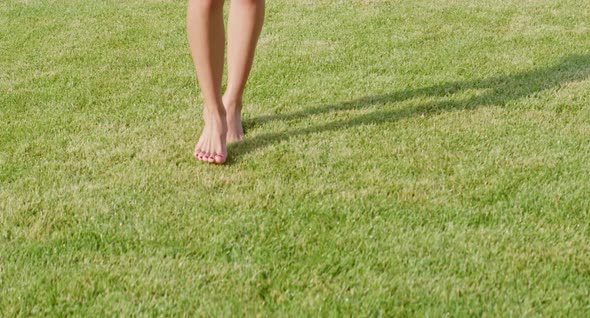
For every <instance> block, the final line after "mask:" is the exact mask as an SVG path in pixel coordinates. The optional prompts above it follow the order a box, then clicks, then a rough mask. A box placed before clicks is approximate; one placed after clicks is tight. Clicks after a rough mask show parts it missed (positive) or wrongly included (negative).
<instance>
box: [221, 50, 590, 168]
mask: <svg viewBox="0 0 590 318" xmlns="http://www.w3.org/2000/svg"><path fill="white" fill-rule="evenodd" d="M589 75H590V55H570V56H567V57H565V58H563V59H561V60H560V61H558V62H557V63H555V64H554V65H552V66H549V67H543V68H536V69H533V70H530V71H526V72H520V73H516V74H508V75H499V76H494V77H490V78H487V79H482V80H476V81H458V82H450V83H445V84H442V85H435V86H429V87H424V88H419V89H412V90H404V91H397V92H393V93H390V94H384V95H371V96H366V97H363V98H359V99H356V100H352V101H347V102H341V103H336V104H328V105H324V106H319V107H311V108H307V109H304V110H302V111H299V112H293V113H287V114H277V115H269V116H261V117H257V118H254V119H251V120H249V121H248V122H246V125H248V123H250V122H255V123H256V124H264V123H267V122H271V121H291V120H299V119H304V118H306V117H308V116H312V115H320V114H326V113H330V112H340V111H348V110H359V109H369V108H370V109H374V111H372V112H370V113H368V114H365V115H361V116H358V117H355V118H352V119H348V120H343V121H335V122H331V123H328V124H325V125H320V126H313V127H309V128H305V129H299V130H293V131H285V132H281V133H271V134H263V135H259V136H256V137H254V138H247V137H246V139H245V140H243V141H241V142H239V143H237V144H234V145H231V146H230V151H231V153H232V154H233V156H232V157H234V156H240V155H243V154H246V153H249V152H251V151H254V150H256V149H259V148H263V147H265V146H267V145H269V144H273V143H277V142H280V141H281V140H285V139H289V138H293V137H298V136H303V135H308V134H313V133H321V132H328V131H336V130H343V129H348V128H351V127H355V126H360V125H367V124H383V123H394V122H396V121H398V120H401V119H404V118H409V117H412V116H420V115H422V114H430V115H432V114H437V113H441V112H449V111H456V110H463V109H473V108H476V107H481V106H500V107H501V106H505V105H506V104H507V103H509V102H510V101H514V100H518V99H521V98H524V97H527V96H531V95H534V94H536V93H538V92H542V91H545V90H548V89H552V88H557V87H560V86H562V85H565V84H567V83H570V82H575V81H580V80H584V79H586V78H588V77H589ZM473 89H476V90H485V93H483V94H481V95H478V96H475V97H473V98H469V99H466V100H460V101H442V102H429V103H424V104H420V105H418V106H415V107H408V108H403V109H398V110H381V106H382V105H385V104H392V103H396V102H402V101H405V100H410V99H414V98H418V97H448V96H452V95H453V94H457V93H460V92H463V91H467V90H473ZM230 158H231V157H230Z"/></svg>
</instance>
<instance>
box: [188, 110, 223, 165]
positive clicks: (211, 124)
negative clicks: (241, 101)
mask: <svg viewBox="0 0 590 318" xmlns="http://www.w3.org/2000/svg"><path fill="white" fill-rule="evenodd" d="M214 109H215V108H214ZM217 109H219V110H220V111H219V112H213V111H207V108H205V109H204V110H203V118H204V119H205V127H204V128H203V133H202V134H201V138H199V142H198V143H197V145H196V147H195V158H197V159H199V160H201V161H203V162H210V163H224V162H225V160H226V159H227V147H226V138H227V123H226V121H225V111H224V108H223V106H219V107H217Z"/></svg>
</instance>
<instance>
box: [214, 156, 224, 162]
mask: <svg viewBox="0 0 590 318" xmlns="http://www.w3.org/2000/svg"><path fill="white" fill-rule="evenodd" d="M214 160H215V163H224V162H225V156H224V155H215V158H214Z"/></svg>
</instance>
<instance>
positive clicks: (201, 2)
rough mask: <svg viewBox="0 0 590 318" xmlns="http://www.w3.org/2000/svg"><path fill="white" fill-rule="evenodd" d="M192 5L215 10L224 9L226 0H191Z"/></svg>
mask: <svg viewBox="0 0 590 318" xmlns="http://www.w3.org/2000/svg"><path fill="white" fill-rule="evenodd" d="M189 1H190V4H191V6H193V7H198V8H199V9H201V10H206V11H215V10H219V9H223V2H224V0H189Z"/></svg>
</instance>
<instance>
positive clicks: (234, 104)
mask: <svg viewBox="0 0 590 318" xmlns="http://www.w3.org/2000/svg"><path fill="white" fill-rule="evenodd" d="M223 105H225V113H226V119H227V142H228V143H230V142H236V141H240V140H242V139H243V138H244V128H243V127H242V100H241V99H239V100H232V99H230V98H229V97H227V96H223Z"/></svg>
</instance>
